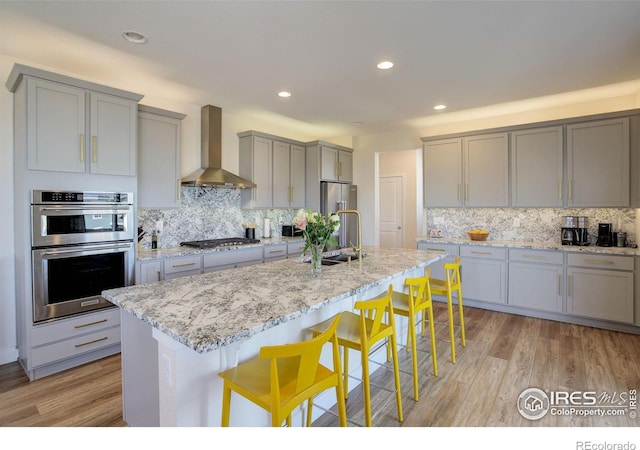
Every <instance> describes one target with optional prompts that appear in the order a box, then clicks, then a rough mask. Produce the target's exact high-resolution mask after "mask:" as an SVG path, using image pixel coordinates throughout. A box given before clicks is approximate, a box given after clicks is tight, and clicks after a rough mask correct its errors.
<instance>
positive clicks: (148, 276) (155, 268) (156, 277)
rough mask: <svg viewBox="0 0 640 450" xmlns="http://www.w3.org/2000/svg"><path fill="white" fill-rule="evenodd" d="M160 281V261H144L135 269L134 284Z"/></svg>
mask: <svg viewBox="0 0 640 450" xmlns="http://www.w3.org/2000/svg"><path fill="white" fill-rule="evenodd" d="M160 280H162V263H161V262H160V261H145V262H140V263H138V265H137V267H136V284H145V283H154V282H156V281H160Z"/></svg>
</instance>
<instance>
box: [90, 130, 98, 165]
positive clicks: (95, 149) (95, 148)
mask: <svg viewBox="0 0 640 450" xmlns="http://www.w3.org/2000/svg"><path fill="white" fill-rule="evenodd" d="M91 142H92V145H93V156H92V158H93V162H94V163H96V162H98V136H93V137H92V139H91Z"/></svg>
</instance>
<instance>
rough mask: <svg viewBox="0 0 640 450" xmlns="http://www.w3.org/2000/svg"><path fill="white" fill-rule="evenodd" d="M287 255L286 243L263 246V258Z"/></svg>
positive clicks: (279, 257)
mask: <svg viewBox="0 0 640 450" xmlns="http://www.w3.org/2000/svg"><path fill="white" fill-rule="evenodd" d="M286 257H287V244H282V245H267V246H265V247H264V259H285V258H286Z"/></svg>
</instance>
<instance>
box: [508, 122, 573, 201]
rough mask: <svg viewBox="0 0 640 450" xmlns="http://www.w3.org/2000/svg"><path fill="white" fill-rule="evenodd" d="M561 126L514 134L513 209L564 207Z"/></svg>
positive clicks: (512, 158)
mask: <svg viewBox="0 0 640 450" xmlns="http://www.w3.org/2000/svg"><path fill="white" fill-rule="evenodd" d="M562 155H563V136H562V127H561V126H557V127H547V128H534V129H529V130H521V131H514V132H512V133H511V206H514V207H532V208H535V207H550V208H552V207H561V206H562V205H563V199H564V198H565V197H566V196H565V194H564V192H563V186H564V184H563V179H562V173H563V169H562V168H563V165H562Z"/></svg>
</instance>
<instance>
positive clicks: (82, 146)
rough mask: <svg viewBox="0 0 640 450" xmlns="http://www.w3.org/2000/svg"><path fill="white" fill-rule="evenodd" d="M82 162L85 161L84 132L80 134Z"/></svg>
mask: <svg viewBox="0 0 640 450" xmlns="http://www.w3.org/2000/svg"><path fill="white" fill-rule="evenodd" d="M80 162H84V134H81V135H80Z"/></svg>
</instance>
